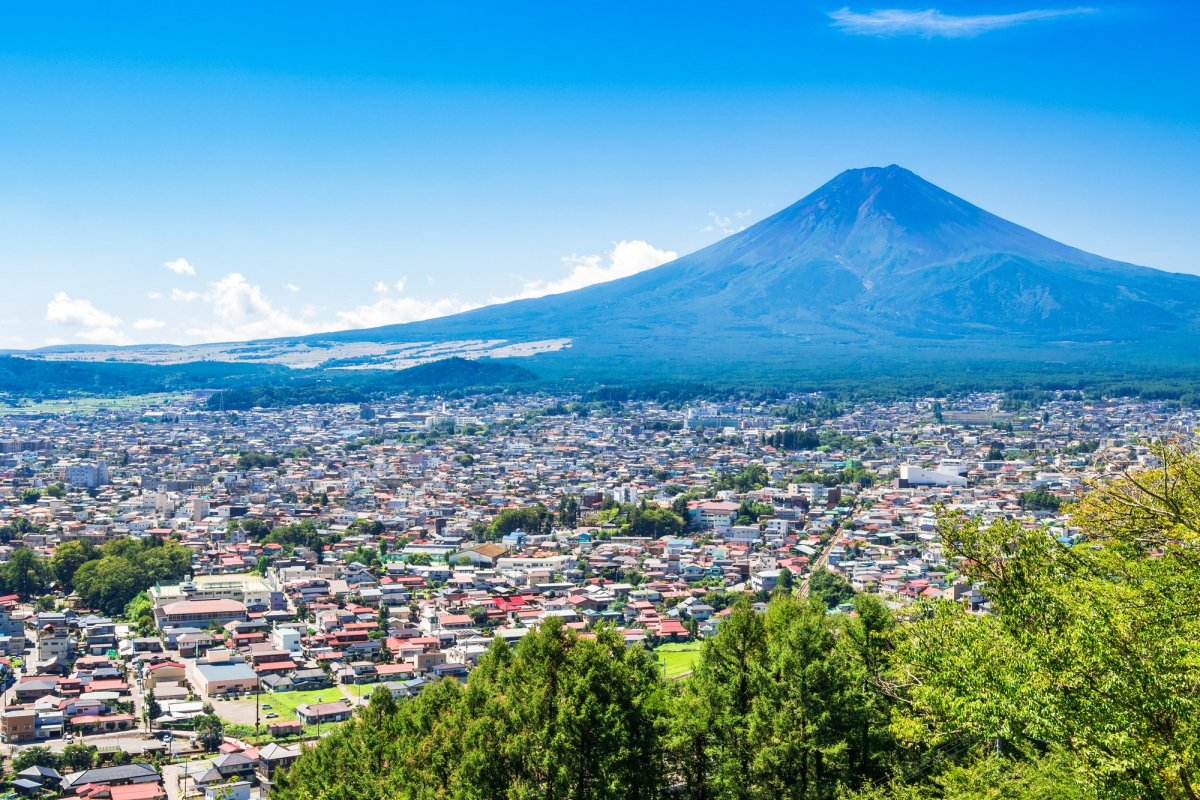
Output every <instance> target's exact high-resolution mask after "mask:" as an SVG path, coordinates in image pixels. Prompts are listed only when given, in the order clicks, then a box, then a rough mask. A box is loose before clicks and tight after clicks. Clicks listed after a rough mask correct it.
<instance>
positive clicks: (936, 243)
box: [28, 165, 1200, 381]
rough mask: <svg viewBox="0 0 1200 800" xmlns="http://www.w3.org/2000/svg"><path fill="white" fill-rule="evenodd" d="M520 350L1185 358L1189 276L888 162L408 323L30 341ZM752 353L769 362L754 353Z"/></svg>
mask: <svg viewBox="0 0 1200 800" xmlns="http://www.w3.org/2000/svg"><path fill="white" fill-rule="evenodd" d="M454 355H460V356H465V357H468V358H493V359H502V358H513V357H523V358H527V359H528V360H530V361H532V362H533V369H534V370H535V371H536V372H537V373H538V374H539V375H542V376H546V377H550V378H557V377H568V376H569V377H575V378H579V379H586V380H606V379H619V380H623V381H625V380H630V379H637V378H639V377H645V376H653V377H655V378H659V379H664V378H665V379H671V378H675V377H687V378H705V377H707V376H709V375H712V374H720V375H723V376H726V377H729V376H733V375H735V374H742V375H769V376H779V375H787V374H791V375H797V374H800V373H801V372H805V373H807V374H817V375H824V374H828V372H829V371H831V370H833V369H835V368H836V369H838V370H839V374H841V375H854V374H858V375H863V374H868V373H870V374H880V373H886V372H893V373H894V372H896V371H897V370H902V369H905V368H906V367H905V365H908V366H912V367H921V368H922V371H924V372H925V373H929V372H930V369H927V368H931V369H932V370H934V371H939V370H940V371H942V372H945V371H947V370H957V369H960V368H965V367H961V366H959V365H966V364H970V363H975V362H980V363H983V362H986V363H988V364H995V363H999V362H1007V363H1020V364H1033V363H1036V364H1063V365H1069V366H1071V367H1072V368H1073V369H1076V370H1078V368H1079V367H1080V366H1081V365H1084V367H1083V368H1084V369H1085V370H1088V369H1092V368H1093V365H1098V367H1099V368H1102V369H1105V370H1108V371H1110V372H1120V370H1121V369H1123V368H1124V367H1125V366H1141V367H1147V366H1149V367H1151V368H1154V369H1157V368H1158V367H1160V366H1164V365H1167V364H1170V365H1171V366H1174V367H1181V368H1185V369H1192V368H1194V367H1195V366H1196V365H1197V364H1200V277H1197V276H1193V275H1179V274H1172V273H1167V272H1162V271H1159V270H1154V269H1149V268H1146V267H1139V266H1134V265H1132V264H1125V263H1121V262H1118V261H1112V260H1110V259H1106V258H1103V257H1101V256H1097V255H1093V254H1091V253H1086V252H1084V251H1082V250H1078V249H1076V248H1074V247H1069V246H1067V245H1065V244H1061V243H1059V242H1056V241H1054V240H1052V239H1049V238H1047V237H1045V236H1042V235H1041V234H1038V233H1035V232H1034V231H1031V230H1029V229H1027V228H1023V227H1021V226H1019V225H1015V224H1013V223H1011V222H1008V221H1007V220H1004V219H1001V218H1000V217H997V216H996V215H994V214H991V213H988V212H987V211H984V210H983V209H981V208H979V207H977V206H974V205H972V204H971V203H968V202H967V201H965V200H963V199H961V198H959V197H956V196H954V195H952V194H950V193H949V192H946V191H944V190H943V189H940V188H938V187H937V186H934V185H933V184H931V183H929V182H928V181H925V180H923V179H922V178H920V177H918V176H917V175H914V174H913V173H912V172H909V171H908V170H906V169H902V168H901V167H898V166H894V165H893V166H890V167H882V168H881V167H873V168H868V169H854V170H849V171H847V172H843V173H842V174H841V175H838V176H837V177H836V178H834V179H833V180H831V181H829V182H828V183H826V184H825V185H824V186H822V187H820V188H819V189H817V190H816V191H815V192H813V193H812V194H810V195H808V196H807V197H805V198H803V199H802V200H800V201H799V202H797V203H795V204H793V205H791V206H789V207H787V208H785V209H783V210H782V211H780V212H778V213H777V214H774V215H773V216H771V217H768V218H767V219H764V220H762V221H761V222H759V223H757V224H755V225H752V226H750V227H749V228H747V229H746V230H744V231H741V232H740V233H737V234H734V235H732V236H729V237H728V238H726V239H723V240H721V241H719V242H716V243H715V244H712V245H710V246H709V247H706V248H704V249H702V250H698V251H696V252H694V253H691V254H689V255H686V256H683V257H682V258H679V259H676V260H675V261H673V262H671V263H668V264H664V265H662V266H660V267H657V268H655V269H651V270H648V271H645V272H642V273H639V274H637V275H632V276H630V277H627V278H622V279H620V280H615V281H612V282H610V283H604V284H598V285H595V286H590V287H587V288H584V289H579V290H577V291H573V292H568V293H565V294H560V295H552V296H547V297H541V298H537V299H531V300H520V301H515V302H511V303H506V304H503V305H495V306H489V307H485V308H480V309H476V310H474V311H469V312H466V313H463V314H457V315H454V316H451V317H443V318H441V319H433V320H426V321H424V322H415V323H410V324H406V325H392V326H387V327H382V328H371V329H363V330H350V331H340V332H335V333H324V334H316V335H313V336H307V337H301V338H297V339H277V340H268V341H263V342H250V343H244V344H240V345H199V346H195V347H190V348H157V349H156V348H136V347H135V348H108V349H101V350H97V351H94V352H92V351H83V350H82V349H80V348H74V349H72V352H70V353H51V352H48V351H42V352H38V353H31V354H28V356H29V357H40V358H47V359H49V358H60V359H72V360H105V359H110V360H114V361H142V362H144V363H181V362H185V361H198V360H228V361H249V360H253V361H254V362H255V363H276V364H286V365H288V366H291V367H295V368H311V367H318V366H319V367H322V368H324V370H325V371H332V370H334V369H391V370H397V369H404V368H411V367H413V366H414V365H417V364H420V363H424V362H428V361H433V360H438V359H443V358H446V357H447V356H454ZM764 368H765V369H764Z"/></svg>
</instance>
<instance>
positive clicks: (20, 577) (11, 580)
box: [0, 548, 50, 597]
mask: <svg viewBox="0 0 1200 800" xmlns="http://www.w3.org/2000/svg"><path fill="white" fill-rule="evenodd" d="M0 580H3V582H4V585H5V586H7V587H8V590H9V591H10V592H14V593H16V594H19V595H21V596H22V597H34V596H37V595H40V594H42V593H43V592H45V591H46V588H47V587H48V586H49V585H50V569H49V567H47V566H46V561H45V559H42V558H39V557H38V556H37V555H36V554H35V553H34V552H33V551H32V550H28V549H26V548H20V549H18V550H14V551H13V553H12V555H11V556H9V557H8V561H6V562H4V564H3V565H2V566H0Z"/></svg>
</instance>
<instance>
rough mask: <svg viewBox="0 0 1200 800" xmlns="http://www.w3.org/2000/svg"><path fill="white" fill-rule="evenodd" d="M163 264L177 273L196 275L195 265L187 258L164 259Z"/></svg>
mask: <svg viewBox="0 0 1200 800" xmlns="http://www.w3.org/2000/svg"><path fill="white" fill-rule="evenodd" d="M163 266H164V267H166V268H167V269H169V270H171V272H174V273H175V274H176V275H188V276H193V277H194V276H195V274H196V268H195V267H193V266H192V265H191V264H190V263H188V260H187V259H186V258H176V259H174V260H172V261H164V262H163Z"/></svg>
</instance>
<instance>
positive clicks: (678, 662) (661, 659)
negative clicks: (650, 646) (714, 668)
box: [654, 642, 700, 678]
mask: <svg viewBox="0 0 1200 800" xmlns="http://www.w3.org/2000/svg"><path fill="white" fill-rule="evenodd" d="M654 653H655V655H657V656H658V663H660V664H662V665H663V671H664V672H666V675H667V677H668V678H678V677H679V676H680V675H684V674H686V673H688V672H691V671H692V667H693V666H694V665H695V663H696V659H698V658H700V642H680V643H677V644H664V645H660V646H658V647H656V648H654Z"/></svg>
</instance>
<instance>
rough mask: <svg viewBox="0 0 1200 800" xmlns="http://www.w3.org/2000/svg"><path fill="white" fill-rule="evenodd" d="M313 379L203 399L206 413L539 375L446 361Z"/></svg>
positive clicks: (500, 386) (511, 383) (452, 388)
mask: <svg viewBox="0 0 1200 800" xmlns="http://www.w3.org/2000/svg"><path fill="white" fill-rule="evenodd" d="M317 375H318V377H317V378H316V379H311V378H310V379H307V380H297V381H294V382H290V383H286V384H277V383H268V384H263V385H259V386H244V387H240V388H234V389H230V390H229V391H225V392H219V393H217V394H214V395H213V396H211V397H210V398H209V399H208V401H207V408H208V409H209V410H210V411H217V410H221V409H224V410H227V411H244V410H246V409H249V408H255V407H261V408H280V407H285V406H296V405H308V404H319V403H366V402H370V401H372V400H380V399H383V398H386V397H389V396H393V395H398V394H403V393H405V392H416V393H426V392H433V391H436V392H439V393H453V392H468V391H473V392H493V391H499V390H505V389H510V388H512V387H516V386H521V385H527V384H532V383H533V382H535V381H536V380H537V376H536V375H534V374H533V373H532V372H530V371H529V370H527V369H525V368H524V367H521V366H518V365H516V364H507V363H504V362H502V361H481V360H470V359H465V358H458V357H454V358H446V359H442V360H440V361H433V362H430V363H428V364H420V365H418V366H415V367H410V368H409V369H404V370H379V371H359V370H354V371H349V372H348V371H336V370H322V371H319V372H318V373H317Z"/></svg>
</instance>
